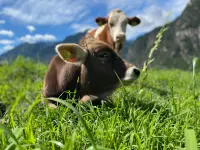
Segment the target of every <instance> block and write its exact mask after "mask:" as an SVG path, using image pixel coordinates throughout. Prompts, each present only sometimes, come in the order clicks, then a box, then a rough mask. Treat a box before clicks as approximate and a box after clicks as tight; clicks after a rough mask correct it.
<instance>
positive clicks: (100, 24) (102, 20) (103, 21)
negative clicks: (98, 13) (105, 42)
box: [95, 17, 108, 26]
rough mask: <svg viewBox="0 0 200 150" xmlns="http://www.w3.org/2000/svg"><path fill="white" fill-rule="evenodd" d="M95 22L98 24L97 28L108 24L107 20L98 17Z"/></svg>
mask: <svg viewBox="0 0 200 150" xmlns="http://www.w3.org/2000/svg"><path fill="white" fill-rule="evenodd" d="M95 22H96V23H97V24H98V26H102V25H104V24H106V23H108V18H103V17H98V18H96V19H95Z"/></svg>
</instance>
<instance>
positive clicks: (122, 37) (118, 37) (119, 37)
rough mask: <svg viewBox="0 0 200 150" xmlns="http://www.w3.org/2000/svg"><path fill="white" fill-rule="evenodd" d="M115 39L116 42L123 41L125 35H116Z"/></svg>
mask: <svg viewBox="0 0 200 150" xmlns="http://www.w3.org/2000/svg"><path fill="white" fill-rule="evenodd" d="M117 39H118V40H124V39H125V35H124V34H119V35H117Z"/></svg>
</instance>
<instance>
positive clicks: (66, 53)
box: [62, 51, 71, 60]
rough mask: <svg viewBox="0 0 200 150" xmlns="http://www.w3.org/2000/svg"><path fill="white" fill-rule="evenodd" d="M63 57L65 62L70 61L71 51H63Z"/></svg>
mask: <svg viewBox="0 0 200 150" xmlns="http://www.w3.org/2000/svg"><path fill="white" fill-rule="evenodd" d="M62 56H63V59H64V60H69V58H70V57H71V53H70V52H69V51H63V53H62Z"/></svg>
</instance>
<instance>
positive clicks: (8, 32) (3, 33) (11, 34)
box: [0, 30, 14, 37]
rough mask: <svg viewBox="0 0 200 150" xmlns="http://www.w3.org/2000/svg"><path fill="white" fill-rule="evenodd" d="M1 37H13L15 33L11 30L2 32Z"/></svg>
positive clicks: (0, 32)
mask: <svg viewBox="0 0 200 150" xmlns="http://www.w3.org/2000/svg"><path fill="white" fill-rule="evenodd" d="M0 35H6V36H9V37H13V36H14V33H13V32H12V31H10V30H0Z"/></svg>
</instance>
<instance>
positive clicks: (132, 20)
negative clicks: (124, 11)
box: [128, 17, 141, 26]
mask: <svg viewBox="0 0 200 150" xmlns="http://www.w3.org/2000/svg"><path fill="white" fill-rule="evenodd" d="M140 22H141V21H140V19H139V18H137V17H131V18H128V24H129V25H131V26H137V25H138V24H140Z"/></svg>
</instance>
